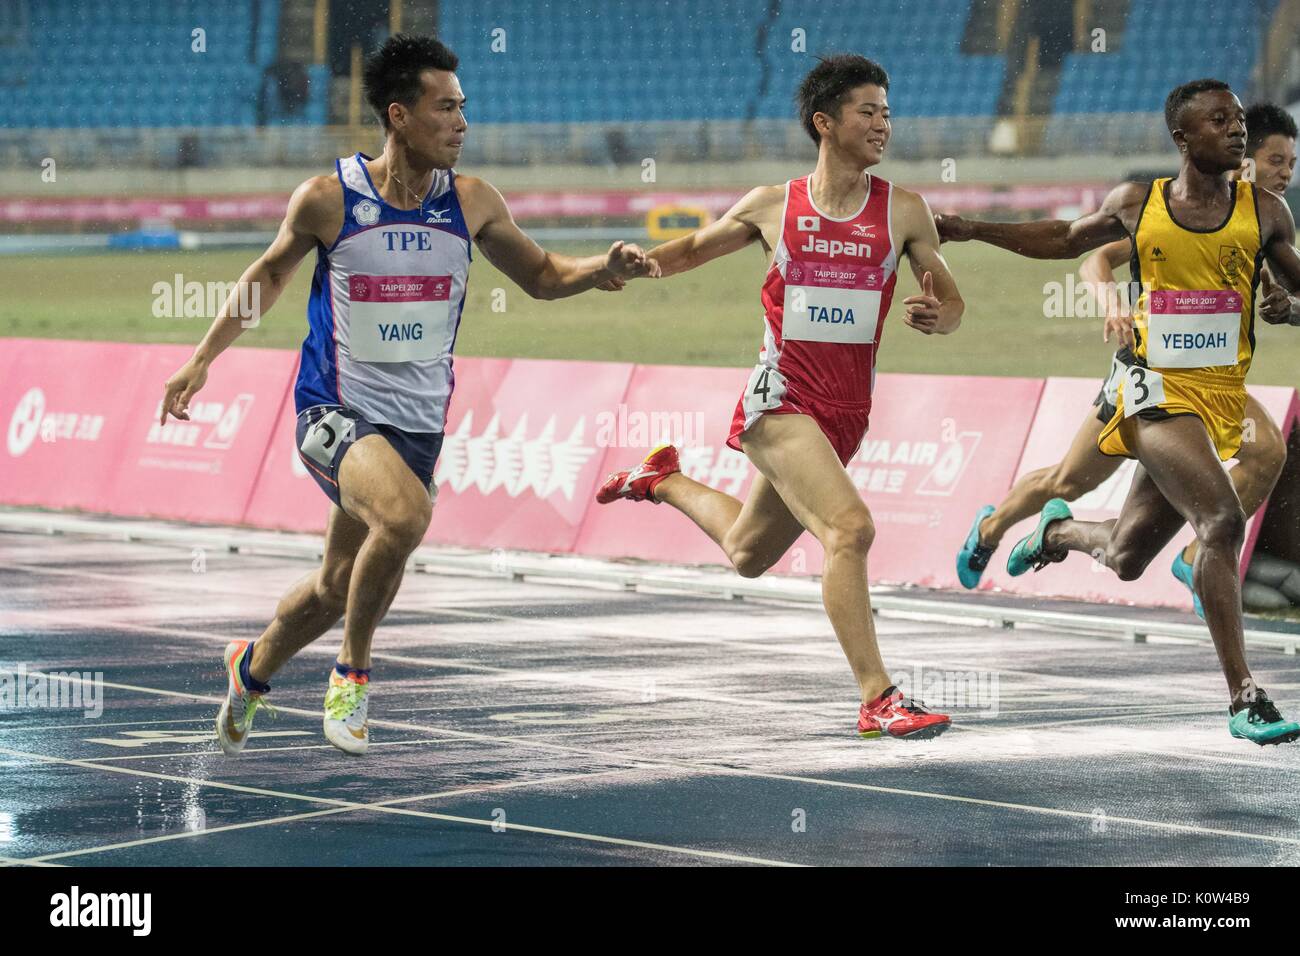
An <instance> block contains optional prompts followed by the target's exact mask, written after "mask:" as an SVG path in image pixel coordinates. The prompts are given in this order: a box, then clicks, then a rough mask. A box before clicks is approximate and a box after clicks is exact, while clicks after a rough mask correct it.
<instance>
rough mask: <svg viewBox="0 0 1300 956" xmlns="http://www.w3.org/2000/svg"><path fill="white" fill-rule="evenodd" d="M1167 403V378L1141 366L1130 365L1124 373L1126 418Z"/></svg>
mask: <svg viewBox="0 0 1300 956" xmlns="http://www.w3.org/2000/svg"><path fill="white" fill-rule="evenodd" d="M1164 403H1165V377H1164V376H1163V375H1161V374H1160V373H1159V372H1157V371H1154V370H1152V369H1149V368H1143V367H1142V366H1140V365H1130V366H1129V367H1128V368H1127V369H1126V370H1125V372H1124V417H1125V418H1129V417H1131V416H1133V415H1136V414H1137V413H1138V412H1141V411H1145V410H1146V409H1148V408H1156V407H1157V406H1160V405H1163V404H1164Z"/></svg>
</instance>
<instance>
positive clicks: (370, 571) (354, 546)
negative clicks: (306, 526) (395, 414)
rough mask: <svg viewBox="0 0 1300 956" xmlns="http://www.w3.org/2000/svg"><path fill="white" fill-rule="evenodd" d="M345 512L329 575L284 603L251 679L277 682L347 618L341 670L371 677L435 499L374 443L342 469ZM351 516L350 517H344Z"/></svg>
mask: <svg viewBox="0 0 1300 956" xmlns="http://www.w3.org/2000/svg"><path fill="white" fill-rule="evenodd" d="M339 490H340V497H341V498H342V500H343V504H344V508H339V507H338V506H337V505H335V506H334V508H333V509H332V510H331V511H330V520H329V526H328V529H327V531H326V534H325V558H324V560H323V561H322V562H321V567H320V568H319V569H318V570H316V571H313V572H312V573H311V574H308V575H307V576H305V577H304V578H303V579H302V580H301V581H299V582H298V583H297V584H295V585H294V586H293V587H292V588H291V589H290V590H289V592H288V593H287V594H285V596H284V597H283V598H281V600H280V604H279V606H278V607H277V608H276V612H275V620H274V621H272V622H271V624H270V626H269V627H267V629H266V631H265V632H263V634H262V637H261V638H260V639H259V640H258V641H257V643H256V644H254V645H253V659H252V661H251V662H250V666H249V673H251V674H252V676H253V678H254V679H255V680H259V681H263V682H266V681H269V680H270V679H271V675H272V674H274V673H275V672H276V671H277V670H279V669H280V668H281V667H282V666H284V664H285V662H286V661H288V660H289V658H291V657H293V655H294V654H296V653H298V651H300V650H302V649H303V648H304V647H306V646H307V645H308V644H310V643H311V642H312V641H314V640H316V639H317V638H319V637H320V636H321V635H322V634H324V633H325V632H326V631H328V630H329V629H330V628H331V627H333V626H334V624H335V623H336V622H337V621H338V619H339V618H340V617H343V616H344V614H345V613H346V616H347V620H346V621H345V622H344V627H343V646H342V649H341V650H340V651H339V655H338V660H339V663H341V664H345V665H347V666H349V667H356V668H360V669H363V670H365V669H369V667H370V641H371V638H372V637H373V636H374V631H375V627H376V626H377V625H378V624H379V622H380V621H381V620H382V619H383V617H384V615H385V614H386V613H387V612H388V608H389V606H390V605H391V604H392V602H393V598H394V597H395V596H396V595H397V589H398V587H399V586H400V585H401V583H402V574H403V573H404V571H405V570H406V559H407V558H408V557H410V555H411V552H412V551H414V550H415V549H416V548H417V547H418V546H419V544H420V541H421V539H422V538H423V537H424V532H425V530H426V529H427V528H428V527H429V518H430V516H431V514H432V504H431V503H430V501H429V494H428V492H427V491H426V490H425V488H424V486H423V485H421V484H420V481H419V479H418V478H416V477H415V475H414V474H413V473H412V472H411V470H410V468H408V467H407V466H406V463H405V462H403V461H402V459H401V457H400V456H399V455H398V454H397V452H396V451H394V450H393V446H392V445H390V444H388V442H387V440H386V439H384V438H383V437H382V436H380V435H367V436H365V437H364V438H362V439H360V440H359V441H357V442H356V443H355V444H353V445H352V447H351V448H349V449H348V453H347V454H346V455H345V456H344V458H343V462H342V465H341V466H340V469H339ZM344 509H346V510H344Z"/></svg>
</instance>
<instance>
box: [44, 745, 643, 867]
mask: <svg viewBox="0 0 1300 956" xmlns="http://www.w3.org/2000/svg"><path fill="white" fill-rule="evenodd" d="M371 746H374V744H372V745H371ZM644 772H645V771H644V770H640V769H637V768H632V767H617V768H615V769H613V770H596V771H591V772H581V773H566V774H557V775H555V776H552V777H538V778H535V779H528V780H509V781H506V782H504V783H492V784H484V785H482V786H475V787H460V788H458V789H456V790H441V791H438V792H436V793H424V794H417V795H415V796H411V797H396V798H394V799H392V800H381V801H379V802H377V803H368V804H363V805H362V806H361V807H355V808H354V807H334V808H332V809H329V810H311V811H309V812H307V813H288V814H285V815H283V816H278V817H271V818H269V819H266V820H246V821H244V822H242V823H229V824H226V825H225V826H219V827H205V828H204V829H202V830H183V831H178V832H176V833H167V834H163V835H161V836H156V837H141V838H140V839H138V840H126V841H124V842H121V843H110V844H105V845H103V846H94V847H84V848H82V849H79V850H64V851H61V852H59V853H45V854H42V855H41V856H36V857H31V858H29V859H27V860H24V861H22V862H25V863H33V862H41V861H46V860H62V859H66V858H68V857H72V856H85V855H87V854H90V853H106V852H108V851H110V850H123V849H128V848H131V847H137V846H146V845H149V844H153V843H166V842H169V841H172V840H188V839H193V838H195V837H204V836H211V835H213V834H216V833H228V832H230V831H232V830H249V829H253V828H255V827H264V826H272V825H275V824H278V823H295V822H298V821H300V820H312V819H315V818H317V817H328V816H337V815H339V814H344V813H361V812H364V811H365V810H373V809H375V808H377V807H383V806H392V805H396V804H401V803H403V802H414V801H418V800H437V799H443V798H447V797H459V796H468V795H470V794H475V793H487V792H495V791H500V790H512V789H519V788H522V787H533V786H548V785H551V784H555V783H565V782H569V781H573V780H588V779H591V778H593V777H607V776H610V775H612V774H638V773H644Z"/></svg>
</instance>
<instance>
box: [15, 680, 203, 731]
mask: <svg viewBox="0 0 1300 956" xmlns="http://www.w3.org/2000/svg"><path fill="white" fill-rule="evenodd" d="M5 673H6V674H9V673H13V672H12V671H8V670H5ZM86 719H87V721H90V718H86ZM210 723H212V721H210V720H205V719H204V718H202V717H182V718H178V719H175V720H116V721H112V722H110V723H101V722H100V721H98V720H95V721H91V722H88V723H82V724H27V725H25V726H21V727H20V726H15V725H13V724H6V725H5V726H4V727H0V733H24V734H26V733H31V732H32V731H34V730H37V731H40V730H98V729H99V728H100V727H145V726H148V725H150V724H210Z"/></svg>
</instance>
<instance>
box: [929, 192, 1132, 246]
mask: <svg viewBox="0 0 1300 956" xmlns="http://www.w3.org/2000/svg"><path fill="white" fill-rule="evenodd" d="M1146 194H1147V187H1145V186H1140V185H1138V184H1137V183H1124V184H1123V185H1120V186H1116V187H1115V188H1114V189H1112V190H1111V192H1110V195H1109V196H1107V197H1106V201H1105V202H1103V203H1102V204H1101V208H1100V209H1098V210H1097V211H1096V212H1094V213H1090V214H1088V215H1086V216H1082V217H1080V218H1078V219H1075V220H1073V221H1069V220H1066V219H1045V220H1042V221H1039V222H980V221H979V220H976V219H963V218H962V217H961V216H942V215H940V216H936V217H935V223H936V225H937V226H938V229H939V236H940V237H941V238H942V239H943V241H944V242H966V241H968V240H971V239H975V240H978V241H980V242H987V243H989V244H990V245H994V246H998V247H999V248H1002V249H1006V250H1008V251H1010V252H1014V253H1016V254H1018V255H1022V256H1026V257H1028V258H1030V259H1074V258H1077V257H1078V256H1081V255H1083V254H1084V253H1085V252H1089V251H1091V250H1093V249H1096V248H1097V247H1098V246H1101V245H1104V244H1105V243H1107V242H1111V241H1113V240H1115V239H1123V238H1125V237H1126V236H1127V235H1128V229H1127V228H1126V227H1125V225H1124V219H1123V217H1124V216H1125V214H1128V215H1129V218H1131V219H1136V215H1135V211H1136V208H1137V207H1138V206H1140V205H1141V203H1142V202H1143V200H1144V199H1145V197H1146Z"/></svg>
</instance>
